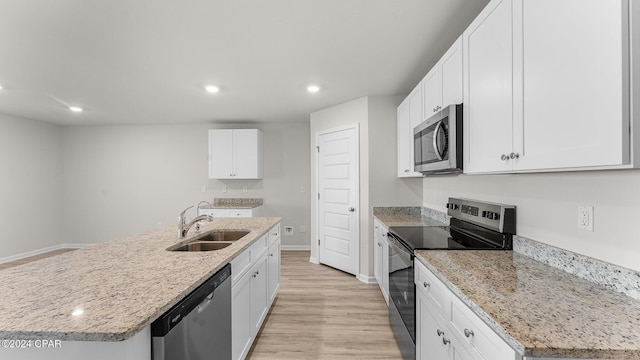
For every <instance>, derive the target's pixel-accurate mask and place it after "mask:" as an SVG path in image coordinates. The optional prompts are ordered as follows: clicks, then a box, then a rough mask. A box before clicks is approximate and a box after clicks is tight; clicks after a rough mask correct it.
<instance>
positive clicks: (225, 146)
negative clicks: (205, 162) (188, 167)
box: [209, 129, 234, 179]
mask: <svg viewBox="0 0 640 360" xmlns="http://www.w3.org/2000/svg"><path fill="white" fill-rule="evenodd" d="M232 148H233V130H228V129H223V130H220V129H216V130H209V178H211V179H231V178H233V172H234V170H233V154H232V151H231V149H232Z"/></svg>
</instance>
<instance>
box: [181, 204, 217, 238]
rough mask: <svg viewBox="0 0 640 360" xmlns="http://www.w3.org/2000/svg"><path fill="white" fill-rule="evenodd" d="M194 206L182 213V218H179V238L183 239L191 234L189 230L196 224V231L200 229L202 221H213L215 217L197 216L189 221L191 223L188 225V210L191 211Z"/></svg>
mask: <svg viewBox="0 0 640 360" xmlns="http://www.w3.org/2000/svg"><path fill="white" fill-rule="evenodd" d="M192 207H193V206H189V207H188V208H186V209H184V210H183V211H182V212H181V213H180V216H178V238H180V239H182V238H184V237H185V236H187V232H189V229H191V227H192V226H193V225H194V224H197V225H196V229H198V230H199V229H200V224H199V222H200V221H202V220H207V221H213V216H211V215H200V216H196V217H195V218H194V219H193V220H191V221H189V223H187V217H186V215H185V214H186V212H187V210H189V209H191V208H192Z"/></svg>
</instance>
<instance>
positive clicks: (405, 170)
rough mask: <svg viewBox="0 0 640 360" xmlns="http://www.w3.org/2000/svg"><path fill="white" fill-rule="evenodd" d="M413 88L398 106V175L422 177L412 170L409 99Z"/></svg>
mask: <svg viewBox="0 0 640 360" xmlns="http://www.w3.org/2000/svg"><path fill="white" fill-rule="evenodd" d="M414 92H415V90H414V91H413V92H412V93H411V94H409V96H407V98H406V99H405V100H404V101H403V102H402V103H401V104H400V105H399V106H398V113H397V114H398V117H397V126H398V128H397V129H398V133H397V134H396V137H397V149H398V177H422V174H420V173H419V172H415V171H413V127H411V99H412V98H414V96H415V94H414Z"/></svg>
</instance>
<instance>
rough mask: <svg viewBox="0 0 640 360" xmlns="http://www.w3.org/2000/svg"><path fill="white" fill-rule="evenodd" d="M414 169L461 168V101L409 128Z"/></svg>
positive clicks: (446, 170)
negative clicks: (411, 133)
mask: <svg viewBox="0 0 640 360" xmlns="http://www.w3.org/2000/svg"><path fill="white" fill-rule="evenodd" d="M413 153H414V170H415V171H418V172H421V173H423V174H425V175H434V174H451V173H460V172H462V104H457V105H449V106H447V107H445V108H444V109H442V110H440V112H438V113H436V114H434V115H433V116H431V117H430V118H429V119H427V120H426V121H424V122H423V123H421V124H420V125H418V126H416V127H415V128H414V129H413Z"/></svg>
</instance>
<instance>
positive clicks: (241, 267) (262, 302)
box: [231, 224, 280, 360]
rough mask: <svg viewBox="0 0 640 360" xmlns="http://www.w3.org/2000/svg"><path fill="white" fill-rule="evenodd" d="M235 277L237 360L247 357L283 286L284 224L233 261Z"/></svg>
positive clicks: (234, 353)
mask: <svg viewBox="0 0 640 360" xmlns="http://www.w3.org/2000/svg"><path fill="white" fill-rule="evenodd" d="M276 235H277V237H276V238H274V236H276ZM268 244H270V246H269V248H268V249H269V250H268V251H265V249H266V248H267V246H268ZM272 255H273V256H272ZM273 259H277V261H276V260H273ZM231 279H232V284H231V287H232V292H231V301H232V302H231V311H232V312H231V319H232V325H231V328H232V329H231V338H232V358H233V359H234V360H237V359H244V358H245V357H246V356H247V353H248V352H249V350H250V349H251V345H252V344H253V341H254V340H255V338H256V335H257V334H258V332H259V331H260V327H262V324H263V322H264V319H265V318H266V316H267V314H268V312H269V309H270V308H271V305H272V304H273V301H274V299H275V296H276V294H277V291H278V288H279V287H280V224H277V225H276V226H274V227H273V228H272V229H271V230H270V231H269V233H267V234H265V235H264V236H263V237H262V238H260V239H258V240H257V241H256V242H255V243H253V244H252V245H251V246H250V247H249V248H248V249H246V250H245V251H243V252H242V253H241V254H240V255H238V256H237V257H236V258H235V259H233V260H232V261H231Z"/></svg>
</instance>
